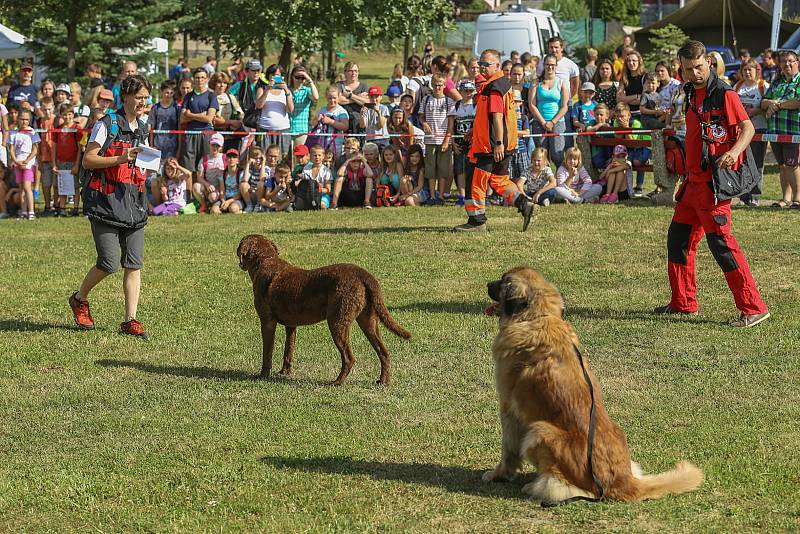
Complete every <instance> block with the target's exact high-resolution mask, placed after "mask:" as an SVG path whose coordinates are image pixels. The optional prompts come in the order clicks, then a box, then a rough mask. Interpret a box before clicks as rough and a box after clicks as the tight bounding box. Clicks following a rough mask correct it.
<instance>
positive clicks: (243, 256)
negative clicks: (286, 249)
mask: <svg viewBox="0 0 800 534" xmlns="http://www.w3.org/2000/svg"><path fill="white" fill-rule="evenodd" d="M236 254H237V255H238V256H239V267H241V268H242V269H245V270H246V269H247V267H248V265H250V264H252V262H254V261H258V260H265V259H269V258H274V257H277V256H278V247H277V246H275V243H273V242H272V241H270V240H269V239H267V238H266V237H264V236H263V235H256V234H252V235H248V236H245V237H243V238H242V240H241V241H240V242H239V248H238V249H236Z"/></svg>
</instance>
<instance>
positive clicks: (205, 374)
mask: <svg viewBox="0 0 800 534" xmlns="http://www.w3.org/2000/svg"><path fill="white" fill-rule="evenodd" d="M94 363H96V364H97V365H102V366H103V367H128V368H131V369H136V370H138V371H143V372H145V373H152V374H156V375H172V376H182V377H186V378H202V379H206V380H232V381H253V382H269V383H274V384H287V385H291V384H309V385H312V386H327V385H329V382H326V381H324V380H312V379H305V378H294V377H283V376H280V375H277V374H276V373H273V374H272V376H270V377H269V378H260V377H258V376H257V375H254V374H252V373H247V372H245V371H235V370H229V369H214V368H213V367H205V366H203V367H180V366H177V365H155V364H152V363H147V362H134V361H131V360H111V359H103V360H97V361H95V362H94Z"/></svg>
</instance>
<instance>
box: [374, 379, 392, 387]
mask: <svg viewBox="0 0 800 534" xmlns="http://www.w3.org/2000/svg"><path fill="white" fill-rule="evenodd" d="M375 383H376V384H378V385H379V386H388V385H389V379H388V378H379V379H378V380H376V381H375Z"/></svg>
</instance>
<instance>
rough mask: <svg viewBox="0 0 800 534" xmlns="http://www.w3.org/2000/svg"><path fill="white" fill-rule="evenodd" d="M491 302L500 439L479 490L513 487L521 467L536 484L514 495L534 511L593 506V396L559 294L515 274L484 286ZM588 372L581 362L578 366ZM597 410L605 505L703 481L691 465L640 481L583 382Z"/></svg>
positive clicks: (526, 274) (597, 462) (524, 272)
mask: <svg viewBox="0 0 800 534" xmlns="http://www.w3.org/2000/svg"><path fill="white" fill-rule="evenodd" d="M488 290H489V296H490V297H491V298H492V299H493V300H494V301H496V304H494V305H493V306H492V307H490V308H489V309H488V310H487V313H489V314H490V315H491V314H495V313H496V314H497V315H499V317H500V331H499V332H498V334H497V337H496V338H495V340H494V343H493V344H492V353H493V355H494V359H495V378H496V383H497V395H498V397H499V401H500V421H501V425H502V431H503V443H502V449H503V450H502V456H501V459H500V463H499V464H498V465H497V467H496V468H495V469H494V470H493V471H487V472H486V473H485V474H484V476H483V479H484V481H486V482H490V481H501V480H509V479H511V478H512V477H513V476H514V475H515V474H516V472H517V470H518V469H519V468H520V465H521V463H522V461H523V460H528V461H529V462H530V463H532V464H533V466H534V467H535V468H536V471H537V477H536V480H534V481H533V482H531V483H529V484H526V485H525V486H524V487H523V488H522V491H523V492H525V493H527V494H529V495H530V496H531V497H533V498H535V499H537V500H540V501H542V502H558V501H562V500H564V499H568V498H571V497H577V496H582V497H589V498H593V497H596V496H597V494H598V493H599V490H598V488H597V487H596V485H595V482H594V480H593V478H592V473H591V472H590V469H589V462H588V459H587V442H588V440H587V436H588V429H589V413H590V409H591V403H592V401H591V396H590V393H589V387H588V384H587V383H586V379H585V377H584V374H583V370H582V368H581V360H579V359H578V358H579V356H578V353H577V350H578V349H577V347H578V336H577V335H576V334H575V331H574V330H573V329H572V326H571V325H570V324H569V323H568V322H567V321H565V320H564V319H563V312H564V304H563V300H562V298H561V294H560V293H559V292H558V290H556V288H555V287H553V286H552V285H550V284H549V283H548V282H547V281H546V280H545V279H544V278H543V277H542V276H541V275H540V274H539V273H537V272H536V271H534V270H533V269H529V268H526V267H517V268H515V269H512V270H510V271H508V272H507V273H505V274H504V275H503V278H502V279H501V280H498V281H496V282H491V283H489V284H488ZM583 364H584V365H585V366H586V368H587V372H588V362H587V361H586V360H583ZM589 376H590V379H591V382H592V385H593V388H594V397H595V403H596V426H595V435H594V447H593V467H594V475H595V476H596V477H597V479H598V481H599V482H600V484H602V486H603V488H604V489H605V497H606V498H609V499H615V500H621V501H638V500H643V499H654V498H657V497H661V496H663V495H665V494H667V493H683V492H686V491H691V490H693V489H695V488H697V487H698V486H699V485H700V483H701V482H702V481H703V473H702V471H700V470H699V469H698V468H697V467H695V466H694V465H693V464H691V463H689V462H680V463H678V464H677V465H676V466H675V468H674V469H673V470H672V471H667V472H665V473H661V474H659V475H650V476H644V475H642V473H641V471H640V469H639V466H638V465H637V464H635V463H633V462H631V459H630V453H629V451H628V443H627V441H626V440H625V434H624V432H623V431H622V429H621V428H620V427H619V426H618V425H617V424H616V423H614V422H613V421H612V420H611V418H610V417H609V416H608V413H607V412H606V410H605V408H603V403H602V399H601V395H600V386H599V385H598V383H597V379H596V378H595V377H594V375H593V374H591V372H589Z"/></svg>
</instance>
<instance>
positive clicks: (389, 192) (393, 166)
mask: <svg viewBox="0 0 800 534" xmlns="http://www.w3.org/2000/svg"><path fill="white" fill-rule="evenodd" d="M381 160H382V165H381V173H380V175H379V176H378V188H377V193H376V197H377V198H378V199H379V200H380V199H382V198H384V197H385V199H386V204H385V205H387V206H396V205H398V202H399V200H400V184H401V182H402V179H403V176H404V175H405V172H404V171H403V162H402V161H401V159H400V151H399V150H398V149H397V147H396V146H394V145H386V146H385V147H384V148H383V152H382V154H381ZM382 188H386V189H382ZM376 204H377V202H376Z"/></svg>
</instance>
